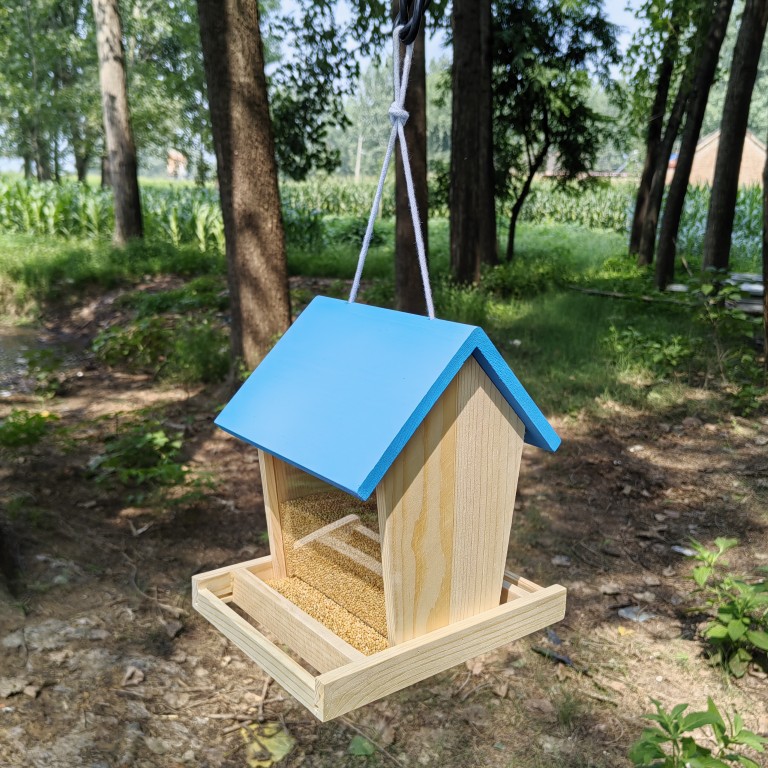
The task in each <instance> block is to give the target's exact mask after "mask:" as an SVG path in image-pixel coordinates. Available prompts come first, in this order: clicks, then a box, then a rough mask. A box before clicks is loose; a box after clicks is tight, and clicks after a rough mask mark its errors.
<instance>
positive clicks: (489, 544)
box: [450, 358, 525, 622]
mask: <svg viewBox="0 0 768 768" xmlns="http://www.w3.org/2000/svg"><path fill="white" fill-rule="evenodd" d="M456 381H457V384H458V410H459V413H458V417H457V419H456V470H455V482H456V508H455V518H454V524H453V566H452V574H453V581H452V584H451V609H450V621H451V622H455V621H460V620H462V619H466V618H468V617H469V616H474V615H475V614H477V613H480V612H482V611H487V610H489V609H491V608H493V607H494V606H496V605H497V604H498V601H499V591H500V589H501V583H502V579H503V576H504V566H505V563H506V559H507V547H508V546H509V533H510V528H511V525H512V512H513V509H514V503H515V493H516V491H517V476H518V473H519V472H520V457H521V455H522V450H523V436H524V434H525V427H524V426H523V424H522V422H521V421H520V419H518V418H517V416H516V415H515V412H514V411H513V410H512V408H511V407H510V406H509V403H507V401H506V400H505V399H504V398H503V397H502V395H501V393H500V392H499V390H498V389H497V388H496V387H495V385H494V384H493V382H492V381H491V380H490V379H489V378H488V376H487V375H486V373H485V371H483V369H482V368H481V367H480V366H479V365H478V363H477V362H476V361H475V360H474V358H470V359H469V360H467V362H466V363H465V364H464V366H463V367H462V369H461V371H460V372H459V374H458V376H457V377H456Z"/></svg>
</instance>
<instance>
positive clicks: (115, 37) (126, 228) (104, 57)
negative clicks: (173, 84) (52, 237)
mask: <svg viewBox="0 0 768 768" xmlns="http://www.w3.org/2000/svg"><path fill="white" fill-rule="evenodd" d="M93 16H94V19H95V22H96V50H97V52H98V56H99V83H100V85H101V106H102V110H103V113H104V144H105V147H106V154H107V157H108V158H109V179H110V183H111V186H112V193H113V196H114V201H115V232H114V236H113V240H114V242H115V244H116V245H124V244H125V243H126V242H127V241H128V240H130V239H131V238H134V237H142V236H143V234H144V228H143V223H142V218H141V199H140V197H139V179H138V174H137V166H136V147H135V145H134V143H133V131H132V130H131V113H130V109H129V107H128V91H127V88H126V83H125V55H124V52H123V33H122V27H121V23H120V12H119V9H118V0H93Z"/></svg>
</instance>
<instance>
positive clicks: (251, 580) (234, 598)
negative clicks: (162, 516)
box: [192, 556, 565, 722]
mask: <svg viewBox="0 0 768 768" xmlns="http://www.w3.org/2000/svg"><path fill="white" fill-rule="evenodd" d="M273 578H274V573H273V570H272V557H271V556H270V557H262V558H259V559H257V560H249V561H247V562H244V563H238V564H237V565H232V566H230V567H228V568H220V569H218V570H216V571H209V572H208V573H202V574H199V575H197V576H195V577H194V578H193V579H192V602H193V605H194V607H195V608H196V609H197V610H198V611H199V612H200V613H201V614H202V615H203V616H205V618H206V619H208V621H210V622H211V624H213V625H214V626H215V627H216V628H217V629H218V630H219V631H220V632H221V633H222V634H224V635H225V636H226V637H227V638H229V639H230V640H231V641H232V642H233V643H234V644H235V645H236V646H237V647H238V648H240V650H241V651H243V653H245V654H246V655H247V656H249V657H250V658H251V659H253V660H254V661H255V662H256V663H257V664H259V666H261V667H262V669H264V671H265V672H267V673H268V674H269V675H271V676H272V677H273V678H274V679H275V680H276V681H277V682H278V683H279V684H280V685H281V686H282V687H283V688H284V689H285V690H286V691H288V693H290V694H291V695H292V696H293V697H294V698H295V699H296V700H297V701H300V702H301V703H302V704H303V705H304V706H305V707H306V708H307V709H308V710H309V711H310V712H311V713H312V714H313V715H314V716H315V717H317V718H318V719H319V720H321V721H323V722H325V721H327V720H332V719H333V718H335V717H339V716H340V715H343V714H345V713H347V712H350V711H351V710H353V709H356V708H357V707H362V706H363V705H365V704H369V703H370V702H372V701H376V700H377V699H380V698H382V697H383V696H387V695H389V694H391V693H394V692H395V691H399V690H401V689H402V688H406V687H407V686H409V685H412V684H413V683H417V682H419V681H420V680H424V679H426V678H427V677H431V676H432V675H435V674H437V673H439V672H443V671H444V670H446V669H449V668H450V667H452V666H454V665H455V664H461V663H462V662H465V661H467V660H468V659H471V658H474V657H475V656H478V655H480V654H482V653H487V652H488V651H491V650H493V649H494V648H498V647H499V646H501V645H504V644H505V643H509V642H511V641H513V640H517V639H518V638H521V637H524V636H525V635H529V634H531V633H532V632H536V631H537V630H540V629H543V628H544V627H546V626H549V625H550V624H554V623H555V622H558V621H560V620H561V619H562V618H563V616H564V615H565V588H564V587H561V586H559V585H554V586H551V587H546V588H543V587H540V586H539V585H538V584H534V583H533V582H532V581H528V579H524V578H520V577H518V576H515V575H514V574H512V573H510V572H509V571H507V572H505V574H504V582H503V587H502V590H501V598H500V601H499V605H498V606H497V607H496V608H492V609H490V610H488V611H483V612H482V613H480V614H477V615H476V616H472V617H471V618H469V619H464V620H463V621H459V622H456V623H455V624H451V625H449V626H446V627H442V628H441V629H437V630H434V631H432V632H428V633H426V634H425V635H422V636H421V637H417V638H414V639H412V640H407V641H405V642H404V643H400V644H399V645H396V646H393V647H391V648H387V649H385V650H383V651H379V652H377V653H374V654H372V655H370V656H366V655H365V654H363V653H361V652H360V651H358V650H357V649H356V648H354V647H352V646H351V645H350V644H349V643H347V642H345V641H344V640H342V639H341V638H340V637H338V636H337V635H335V634H334V633H333V632H331V631H330V630H329V629H327V628H326V627H325V626H324V625H323V624H321V623H320V622H319V621H317V620H316V619H314V618H312V617H311V616H310V615H309V614H307V613H305V612H304V611H303V610H302V609H301V608H299V607H297V606H296V605H294V604H293V603H292V602H291V601H290V600H287V599H286V598H285V597H283V596H282V595H281V594H280V593H279V592H277V591H275V590H274V589H272V587H270V586H269V584H268V583H267V582H268V581H270V580H271V579H273ZM235 607H236V608H237V609H239V610H240V611H242V613H244V614H245V615H246V616H247V617H248V618H249V619H251V620H253V621H254V622H257V623H258V624H259V625H260V626H261V627H262V628H263V629H264V630H267V631H269V632H270V633H272V634H273V635H274V636H275V637H277V638H279V640H280V641H281V642H282V643H285V645H287V646H288V647H289V648H290V649H291V650H292V651H294V652H295V653H296V654H298V655H299V656H300V657H301V658H302V659H303V660H304V661H305V662H306V663H307V664H309V665H311V666H312V667H314V668H315V669H316V670H318V671H319V672H320V674H312V672H310V671H308V670H307V669H306V668H305V667H304V666H302V665H301V664H300V663H299V662H297V661H296V660H295V659H294V658H292V657H291V656H289V655H288V653H286V651H284V650H283V649H282V648H280V647H279V646H278V645H277V644H276V643H274V642H272V641H271V640H269V639H268V638H267V637H266V635H265V634H264V633H263V632H262V631H260V630H259V629H257V628H256V627H255V626H253V624H251V623H250V622H249V621H248V619H247V618H244V617H243V615H241V613H238V612H237V611H236V610H235V609H234V608H235Z"/></svg>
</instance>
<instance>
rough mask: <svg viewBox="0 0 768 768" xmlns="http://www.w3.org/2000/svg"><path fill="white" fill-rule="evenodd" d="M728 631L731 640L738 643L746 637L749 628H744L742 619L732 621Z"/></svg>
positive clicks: (729, 623)
mask: <svg viewBox="0 0 768 768" xmlns="http://www.w3.org/2000/svg"><path fill="white" fill-rule="evenodd" d="M727 631H728V636H729V637H730V638H731V640H733V641H734V642H736V641H737V640H738V639H739V638H741V637H742V636H743V635H744V633H745V632H746V631H747V628H746V627H745V626H744V622H743V621H742V620H741V619H732V620H731V621H729V622H728V627H727Z"/></svg>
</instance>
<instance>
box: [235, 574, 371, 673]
mask: <svg viewBox="0 0 768 768" xmlns="http://www.w3.org/2000/svg"><path fill="white" fill-rule="evenodd" d="M233 578H234V585H233V593H232V597H233V602H234V603H235V604H236V605H238V606H239V607H240V608H242V609H243V610H244V611H245V612H246V613H247V614H248V615H249V616H251V618H253V619H254V620H255V621H258V622H259V623H260V624H261V625H262V626H264V627H265V628H266V629H268V630H269V631H270V632H273V633H274V634H275V635H276V636H277V637H278V638H280V640H281V642H284V643H285V644H286V645H288V646H289V647H290V648H291V649H293V650H294V651H296V653H298V654H299V656H301V657H302V658H303V659H305V660H306V661H307V662H309V663H310V664H311V665H312V666H313V667H314V668H315V669H317V670H320V672H327V671H328V670H329V669H336V667H340V666H343V665H344V664H348V663H349V662H351V661H359V660H362V659H364V658H365V655H364V654H362V653H360V651H358V650H357V649H355V648H353V647H352V646H351V645H349V643H346V642H345V641H344V640H342V639H341V638H339V637H337V636H336V635H334V634H333V632H331V631H330V630H329V629H327V628H326V627H324V626H323V625H322V624H321V623H320V622H319V621H317V620H315V619H313V618H312V617H311V616H309V615H308V614H307V613H305V612H304V611H302V610H301V609H300V608H297V607H296V606H295V605H294V604H293V603H292V602H291V601H290V600H287V599H286V598H285V597H283V596H282V595H281V594H280V593H279V592H276V591H275V590H274V589H272V588H271V587H270V586H269V585H267V584H265V583H264V582H263V581H261V579H259V578H257V577H256V576H254V575H253V574H252V573H251V572H250V571H249V570H247V569H246V568H238V569H236V570H235V571H234V573H233Z"/></svg>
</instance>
